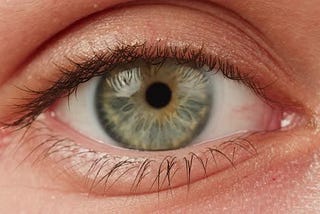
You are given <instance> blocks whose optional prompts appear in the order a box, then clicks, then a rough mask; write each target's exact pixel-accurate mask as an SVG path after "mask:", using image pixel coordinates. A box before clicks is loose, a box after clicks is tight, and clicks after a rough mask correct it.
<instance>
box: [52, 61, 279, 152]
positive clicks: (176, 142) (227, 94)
mask: <svg viewBox="0 0 320 214" xmlns="http://www.w3.org/2000/svg"><path fill="white" fill-rule="evenodd" d="M56 112H57V114H58V117H60V118H61V120H62V121H64V122H65V123H67V124H69V125H70V126H71V127H72V128H74V129H75V130H77V131H78V132H80V133H82V134H84V135H85V136H88V137H91V138H95V139H96V140H98V141H100V142H103V143H105V144H111V145H113V146H118V147H124V148H131V149H137V150H150V151H152V150H154V151H155V150H171V149H178V148H182V147H185V146H187V145H190V144H193V143H194V142H196V143H198V142H201V141H208V140H211V139H216V138H219V137H225V136H227V135H232V134H235V133H238V132H241V131H261V130H272V129H276V128H279V127H278V126H279V124H278V123H274V122H273V121H278V120H274V119H273V118H274V117H275V116H278V115H274V112H273V110H272V108H271V107H270V106H268V105H267V104H265V103H264V102H263V101H262V100H261V99H260V98H259V97H258V96H257V95H255V94H254V93H253V92H251V90H250V89H249V88H248V87H247V86H245V85H244V84H242V83H240V82H237V81H234V80H231V79H228V78H227V77H225V76H224V75H223V74H222V73H221V72H216V71H207V69H205V68H200V69H199V68H193V67H192V66H189V65H187V64H178V63H177V62H174V61H173V60H165V61H164V62H162V63H160V64H152V63H148V62H145V61H143V60H140V61H139V62H135V63H130V64H128V65H126V66H118V67H117V68H116V69H114V70H112V71H106V75H104V76H103V77H97V78H94V79H92V80H90V81H89V82H87V83H85V84H82V85H81V86H80V87H79V90H78V91H77V94H76V96H73V95H71V97H70V98H69V100H68V99H65V100H64V101H62V102H61V103H60V104H59V106H58V108H57V111H56Z"/></svg>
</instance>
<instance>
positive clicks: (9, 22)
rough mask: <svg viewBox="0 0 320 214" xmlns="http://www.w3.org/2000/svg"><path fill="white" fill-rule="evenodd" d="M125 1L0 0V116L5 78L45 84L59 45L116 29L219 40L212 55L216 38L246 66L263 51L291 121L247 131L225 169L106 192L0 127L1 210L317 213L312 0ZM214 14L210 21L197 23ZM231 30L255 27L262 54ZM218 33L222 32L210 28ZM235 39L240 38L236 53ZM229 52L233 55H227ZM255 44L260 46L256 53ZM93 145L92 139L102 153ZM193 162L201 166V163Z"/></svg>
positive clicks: (5, 110)
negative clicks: (245, 152)
mask: <svg viewBox="0 0 320 214" xmlns="http://www.w3.org/2000/svg"><path fill="white" fill-rule="evenodd" d="M134 2H135V1H134ZM154 2H157V1H154ZM120 3H123V6H122V9H121V10H120V12H119V11H117V10H110V8H111V7H112V6H114V5H118V4H120ZM127 4H128V2H127V1H126V0H101V1H99V2H98V3H93V1H89V0H70V1H53V0H50V1H40V0H35V1H25V0H12V1H6V0H0V64H1V69H0V93H1V95H2V99H1V104H0V105H1V106H0V110H1V113H0V118H3V119H2V120H4V121H5V120H10V119H12V118H10V117H11V116H12V117H16V115H15V114H14V112H13V110H12V107H10V106H12V105H13V104H15V102H16V101H15V100H14V98H22V97H23V96H24V94H23V92H22V91H19V90H18V89H17V88H15V87H14V86H23V85H28V86H30V87H31V88H40V89H43V88H46V87H47V85H46V84H47V82H44V81H43V79H45V78H47V77H48V78H49V79H50V77H54V76H55V74H56V73H54V71H53V66H52V65H51V64H50V63H51V62H52V61H54V62H57V61H58V62H59V61H61V62H62V60H63V57H64V56H65V55H66V56H72V54H75V53H77V52H78V51H79V50H80V49H81V50H82V49H84V50H83V51H84V52H86V50H88V49H90V48H88V47H87V46H86V45H87V44H89V43H90V42H88V43H86V41H91V42H92V41H94V42H92V43H94V44H98V43H99V41H101V40H103V41H108V42H110V43H112V41H114V38H117V39H118V38H123V40H126V41H129V42H134V41H137V40H141V41H151V40H161V41H163V40H164V39H165V40H168V41H170V42H172V43H175V42H186V43H188V42H189V43H192V44H193V45H194V46H201V44H208V46H210V45H212V44H213V43H217V45H212V47H213V48H211V49H212V50H214V51H216V53H217V54H218V55H219V54H221V53H222V52H219V51H220V49H219V48H218V47H219V44H223V45H225V47H226V48H225V49H228V50H230V51H229V52H228V53H231V54H230V56H229V57H231V61H234V62H242V61H241V60H242V59H243V60H248V63H244V64H247V65H249V64H251V62H252V66H254V65H253V64H255V62H257V59H259V60H260V59H261V63H256V64H257V70H259V71H258V72H261V71H262V70H263V69H262V66H261V65H262V64H266V65H268V66H269V68H266V70H265V72H264V73H263V72H262V73H263V74H261V75H263V76H266V77H265V78H267V77H268V76H272V75H273V74H274V73H276V75H277V76H278V80H277V83H276V84H274V85H273V86H272V87H271V89H270V91H271V92H270V93H269V95H268V96H270V97H271V98H274V99H279V101H278V103H281V107H283V109H285V110H290V112H294V113H295V115H297V118H299V120H297V121H298V122H293V124H292V127H290V128H288V130H281V131H279V132H275V133H273V132H271V133H268V134H266V135H264V136H263V137H261V138H254V139H252V144H253V145H254V147H255V148H256V151H257V153H256V154H255V155H254V156H252V157H250V158H244V159H243V160H241V161H240V160H239V161H236V162H235V167H222V168H221V169H219V170H218V171H212V172H211V173H210V172H209V171H210V170H208V175H207V176H206V177H205V178H203V177H202V174H201V173H202V172H200V170H196V169H194V174H193V175H194V177H193V179H194V180H192V182H191V184H190V185H187V184H186V183H184V180H179V179H176V180H174V181H173V183H172V188H171V189H170V188H169V187H168V188H166V189H165V188H164V189H163V190H161V191H158V192H157V191H152V192H147V191H146V190H145V189H147V187H146V188H145V189H144V187H143V186H142V185H143V183H142V184H141V189H140V190H141V192H139V194H131V193H130V194H129V193H127V192H126V189H125V185H119V187H118V188H117V189H114V190H113V189H111V192H108V194H104V195H101V194H99V193H101V192H99V191H98V192H97V194H95V193H92V194H88V189H86V188H85V187H83V188H82V187H81V188H80V187H78V186H77V185H75V183H76V182H75V181H74V180H72V179H70V176H63V175H62V176H61V173H63V172H61V171H58V170H57V171H56V168H57V167H53V168H51V164H50V162H49V161H50V160H46V161H48V162H43V163H40V164H36V166H34V165H33V163H34V162H35V160H37V157H36V155H39V153H41V152H39V153H37V152H36V154H33V155H31V157H30V158H25V157H26V156H28V154H30V152H31V150H32V149H33V148H34V147H35V145H36V143H37V142H36V141H37V139H35V140H33V141H32V143H33V145H31V143H30V142H31V141H30V140H29V141H28V143H29V144H30V146H29V145H28V146H22V147H19V145H20V143H21V142H18V141H19V140H18V139H21V138H19V136H20V137H21V134H23V130H20V131H12V130H11V129H6V128H3V129H2V132H1V133H0V174H1V176H0V213H151V212H155V213H157V212H159V213H221V212H222V211H225V212H226V213H318V212H320V191H319V190H320V189H319V186H320V179H319V178H320V156H319V154H320V153H319V152H320V93H319V85H320V63H319V59H320V15H319V14H320V5H319V1H317V0H309V1H300V0H291V1H289V0H280V1H255V0H241V1H240V0H239V1H227V0H211V1H204V2H203V3H200V2H197V1H181V2H180V1H174V2H173V1H162V3H161V5H162V6H159V5H158V6H157V5H156V4H148V6H139V7H136V6H130V7H129V6H128V5H127ZM142 5H145V3H143V4H142ZM208 5H210V6H208ZM190 8H192V10H190ZM186 10H187V11H186ZM188 10H190V11H188ZM195 10H196V12H195ZM211 13H215V16H217V17H218V18H219V19H222V20H225V19H226V20H231V21H230V22H228V23H231V24H232V26H236V27H230V28H229V24H227V25H226V26H227V27H226V26H222V25H224V24H221V23H222V22H221V23H220V21H218V19H217V18H212V19H211V18H209V17H211V15H212V14H211ZM186 14H187V15H186ZM148 17H153V19H152V20H150V19H148ZM106 23H107V24H106ZM223 23H224V22H223ZM211 24H212V26H214V27H212V28H210V27H209V28H206V27H207V26H210V25H211ZM133 26H134V27H133ZM219 26H220V27H219ZM233 28H237V29H238V30H239V29H240V31H241V32H240V31H239V32H240V34H239V35H242V34H243V35H250V36H252V37H253V38H254V41H256V43H257V44H258V46H259V47H260V46H261V47H263V48H261V49H263V50H266V51H265V52H267V53H268V54H265V52H264V51H261V54H260V49H259V50H257V49H256V48H255V46H254V44H256V43H252V44H251V43H250V42H247V40H246V39H244V38H246V36H235V35H238V34H237V33H238V31H236V32H237V33H235V30H234V29H233ZM99 29H100V30H99ZM219 32H222V33H221V35H224V37H223V36H215V35H219ZM198 34H199V35H198ZM224 38H227V39H225V40H224ZM177 40H182V41H177ZM222 40H223V41H222ZM250 41H251V40H250ZM82 42H83V43H82ZM110 43H108V44H110ZM79 44H82V45H79ZM237 44H239V45H237ZM240 44H244V46H245V47H249V48H248V49H246V51H244V50H243V49H244V48H241V45H240ZM105 45H106V42H101V44H100V43H99V45H97V47H95V48H94V49H95V50H101V49H105V48H106V47H105ZM78 46H79V47H78ZM233 50H234V51H235V53H237V54H234V55H235V57H233V52H232V51H233ZM253 50H255V51H253ZM85 54H86V53H84V55H85ZM255 54H257V55H259V56H258V57H257V58H254V57H255ZM61 56H62V57H61ZM236 57H239V59H236ZM52 59H53V60H52ZM51 60H52V61H51ZM250 60H252V61H250ZM48 62H49V63H48ZM259 62H260V61H259ZM269 62H270V63H269ZM271 62H272V63H274V65H273V64H272V63H271ZM62 63H63V62H62ZM259 66H261V70H260V67H259ZM268 66H266V67H268ZM263 68H265V67H263ZM29 77H31V78H30V79H28V78H29ZM26 82H27V84H25V83H26ZM282 95H283V97H285V98H282ZM286 99H287V100H288V101H287V100H286ZM292 106H294V107H292ZM8 115H10V116H9V117H8ZM41 120H43V121H44V123H46V124H47V125H48V126H50V128H51V129H52V130H54V131H55V132H57V133H60V134H61V133H64V130H62V128H60V127H58V125H57V124H56V123H55V122H51V121H49V119H46V118H42V119H41ZM43 121H42V122H43ZM64 134H65V135H66V133H64ZM68 136H72V137H73V139H76V140H78V142H81V143H83V145H86V146H88V147H89V145H91V142H88V141H86V140H83V139H82V138H80V137H79V136H74V135H73V134H71V133H68ZM22 139H23V141H24V140H25V139H26V138H22ZM25 141H27V140H25ZM17 147H19V148H21V149H18V150H17ZM102 147H103V146H102ZM102 147H101V145H100V146H96V145H95V146H93V147H92V148H94V149H100V150H101V151H104V150H105V148H102ZM199 147H201V145H200V146H199ZM203 147H205V146H203ZM192 151H193V150H192V148H187V149H185V150H183V151H181V154H180V153H179V151H178V152H177V153H176V154H175V155H177V156H179V155H181V157H182V156H183V155H182V152H184V153H189V152H192ZM116 152H117V151H116ZM119 154H120V153H119ZM126 155H128V156H130V155H131V153H130V154H129V152H128V154H126ZM134 155H135V156H134V157H137V156H136V154H134ZM146 156H147V155H146ZM153 156H155V157H154V158H157V156H158V155H157V154H155V155H153ZM159 157H160V155H159ZM217 161H219V160H217ZM222 165H223V164H222ZM195 167H197V166H196V165H195ZM198 167H201V166H200V165H199V164H198ZM151 174H152V173H151ZM200 174H201V175H200ZM71 177H72V176H71ZM145 185H147V183H145ZM121 186H122V187H123V189H121ZM187 186H188V187H187ZM112 191H113V192H112Z"/></svg>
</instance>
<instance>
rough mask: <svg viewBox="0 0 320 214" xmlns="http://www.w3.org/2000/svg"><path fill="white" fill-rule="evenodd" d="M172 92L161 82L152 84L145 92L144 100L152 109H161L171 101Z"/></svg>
mask: <svg viewBox="0 0 320 214" xmlns="http://www.w3.org/2000/svg"><path fill="white" fill-rule="evenodd" d="M171 96H172V92H171V90H170V88H169V87H168V86H167V85H166V84H164V83H161V82H156V83H153V84H152V85H150V86H149V88H148V89H147V91H146V99H147V102H148V103H149V105H151V106H152V107H154V108H163V107H165V106H167V105H168V104H169V103H170V101H171Z"/></svg>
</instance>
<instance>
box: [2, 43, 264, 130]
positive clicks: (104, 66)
mask: <svg viewBox="0 0 320 214" xmlns="http://www.w3.org/2000/svg"><path fill="white" fill-rule="evenodd" d="M75 58H76V57H75ZM77 58H78V60H76V59H68V60H67V61H68V62H69V63H68V66H61V65H59V64H56V67H57V69H58V70H59V71H60V73H61V76H60V78H58V79H57V80H51V81H49V82H48V85H49V86H50V87H49V88H47V89H45V90H40V91H39V90H32V89H29V88H26V89H22V90H24V91H25V93H27V94H28V95H29V96H27V97H30V98H27V99H25V102H24V103H22V104H18V105H16V106H15V108H16V112H15V113H16V115H18V116H17V117H16V118H15V119H14V120H11V121H9V122H6V123H5V125H7V126H21V127H25V126H28V125H30V124H31V123H32V122H33V121H34V120H35V119H36V118H37V116H38V115H40V114H41V113H42V112H44V111H45V110H46V109H47V108H48V107H50V106H51V105H52V104H53V103H55V102H56V101H57V100H58V99H59V98H61V97H64V96H69V95H71V94H73V92H75V91H76V90H77V87H78V86H79V85H80V84H81V83H85V82H87V81H89V80H90V79H92V78H93V77H97V76H102V75H106V74H108V72H110V71H112V70H114V69H115V68H117V67H118V66H122V65H127V64H130V63H133V62H136V61H137V60H141V59H142V60H144V61H146V62H147V63H150V64H155V65H156V64H161V63H163V62H164V61H165V60H168V59H171V60H174V61H176V63H177V64H180V65H185V64H187V65H189V66H191V67H194V68H197V69H205V70H206V71H207V72H209V71H217V72H221V73H222V74H223V75H224V76H225V77H226V78H229V79H231V80H235V81H240V82H242V83H243V84H245V85H247V86H248V87H250V88H251V89H252V90H253V91H254V92H255V93H257V94H259V95H260V96H262V97H264V94H263V89H264V87H262V86H259V85H258V84H257V83H256V82H255V81H254V80H253V79H254V75H252V76H250V74H248V73H243V72H241V71H240V70H239V69H238V68H237V67H236V66H235V65H233V64H231V63H229V62H228V61H227V60H223V59H221V58H219V56H215V55H210V54H208V53H207V52H206V51H204V48H203V47H200V48H199V47H192V46H185V47H177V46H167V45H162V42H161V41H159V42H158V43H156V44H151V45H150V44H147V43H142V44H135V45H126V44H121V43H119V46H117V47H116V48H114V49H109V50H108V51H106V52H103V53H101V52H99V53H97V52H93V56H92V57H89V58H86V59H83V57H77Z"/></svg>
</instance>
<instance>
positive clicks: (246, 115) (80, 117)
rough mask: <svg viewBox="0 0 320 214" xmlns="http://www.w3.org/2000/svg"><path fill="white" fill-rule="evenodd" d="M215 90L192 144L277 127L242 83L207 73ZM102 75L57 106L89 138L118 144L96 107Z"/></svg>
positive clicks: (271, 114) (58, 112)
mask: <svg viewBox="0 0 320 214" xmlns="http://www.w3.org/2000/svg"><path fill="white" fill-rule="evenodd" d="M208 75H209V78H210V80H211V84H212V90H213V104H212V109H211V113H210V118H209V119H208V122H207V124H206V126H205V127H204V129H203V130H202V132H201V133H200V135H199V136H197V137H196V138H195V140H194V141H193V142H192V143H201V142H203V141H208V140H212V139H218V138H222V137H226V136H230V135H234V134H236V133H239V132H249V131H264V130H270V129H274V126H276V125H277V124H276V125H274V124H270V122H271V121H272V118H273V117H274V110H273V109H272V108H271V107H270V106H269V105H267V104H266V103H265V102H263V101H262V99H261V98H260V97H258V96H257V95H256V94H254V93H253V92H252V90H250V88H249V87H247V86H245V85H244V84H243V83H241V82H238V81H235V80H231V79H228V78H226V77H225V76H224V75H223V74H222V73H221V72H218V73H214V72H212V73H208ZM99 79H100V78H99V77H96V78H93V79H92V80H90V81H88V82H86V83H83V84H81V85H80V86H79V88H78V90H77V93H76V94H72V95H71V96H70V97H69V100H68V98H65V99H63V100H61V102H60V103H59V105H58V107H57V108H56V111H55V112H56V116H57V117H58V118H59V120H61V121H63V122H64V123H66V124H68V125H69V126H70V127H71V128H73V129H75V130H76V131H78V132H79V133H81V134H83V135H84V136H87V137H89V138H92V139H95V140H97V141H99V142H102V143H105V144H110V145H114V146H119V144H117V142H115V141H114V140H113V139H112V138H111V137H109V136H108V135H107V133H106V132H105V131H104V130H103V128H102V126H101V124H100V122H99V120H98V117H97V114H96V110H95V92H96V88H97V85H98V82H99Z"/></svg>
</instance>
